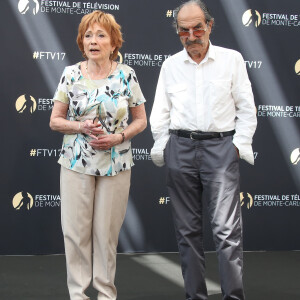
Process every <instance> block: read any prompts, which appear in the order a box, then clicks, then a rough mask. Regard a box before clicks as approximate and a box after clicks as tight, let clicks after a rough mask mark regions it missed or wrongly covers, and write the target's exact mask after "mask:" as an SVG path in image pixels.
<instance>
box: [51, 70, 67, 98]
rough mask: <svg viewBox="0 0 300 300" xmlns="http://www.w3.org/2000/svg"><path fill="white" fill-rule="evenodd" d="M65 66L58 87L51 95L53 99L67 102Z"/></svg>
mask: <svg viewBox="0 0 300 300" xmlns="http://www.w3.org/2000/svg"><path fill="white" fill-rule="evenodd" d="M66 74H67V68H65V69H64V71H63V73H62V75H61V78H60V81H59V84H58V87H57V89H56V91H55V94H54V96H53V101H60V102H63V103H65V104H69V98H68V89H67V75H66Z"/></svg>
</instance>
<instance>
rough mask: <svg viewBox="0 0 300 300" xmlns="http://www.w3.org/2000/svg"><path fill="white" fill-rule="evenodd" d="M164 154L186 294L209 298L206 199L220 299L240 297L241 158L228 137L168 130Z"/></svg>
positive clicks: (241, 297) (197, 297)
mask: <svg viewBox="0 0 300 300" xmlns="http://www.w3.org/2000/svg"><path fill="white" fill-rule="evenodd" d="M164 154H165V161H166V168H167V188H168V192H169V196H170V199H171V205H172V213H173V220H174V225H175V232H176V237H177V242H178V248H179V253H180V257H181V267H182V274H183V278H184V284H185V291H186V299H188V300H196V299H197V300H198V299H201V300H206V299H207V298H208V296H207V288H206V284H205V257H204V249H203V207H202V205H203V204H202V203H203V201H205V202H206V203H207V206H208V213H209V219H210V223H211V227H212V232H213V237H214V242H215V246H216V251H217V255H218V261H219V272H220V278H221V288H222V294H223V300H229V299H238V300H244V299H245V296H244V291H243V282H242V276H243V249H242V220H241V207H240V200H239V199H240V197H239V162H238V160H239V159H238V155H237V152H236V149H235V146H234V144H233V143H232V137H231V136H228V137H223V138H215V139H210V140H191V139H188V138H184V137H178V136H177V135H174V134H171V136H170V139H169V141H168V143H167V146H166V149H165V153H164Z"/></svg>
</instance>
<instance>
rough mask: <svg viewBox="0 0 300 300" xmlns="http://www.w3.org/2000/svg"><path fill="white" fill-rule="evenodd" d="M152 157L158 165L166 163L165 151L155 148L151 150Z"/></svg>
mask: <svg viewBox="0 0 300 300" xmlns="http://www.w3.org/2000/svg"><path fill="white" fill-rule="evenodd" d="M150 155H151V159H152V161H153V163H154V164H155V165H156V166H158V167H162V166H164V165H165V160H164V151H163V150H162V151H155V150H154V151H153V149H152V150H151V153H150Z"/></svg>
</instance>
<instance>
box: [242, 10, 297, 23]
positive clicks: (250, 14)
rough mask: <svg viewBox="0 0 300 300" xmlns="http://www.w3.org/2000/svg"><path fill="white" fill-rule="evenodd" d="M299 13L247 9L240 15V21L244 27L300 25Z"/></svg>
mask: <svg viewBox="0 0 300 300" xmlns="http://www.w3.org/2000/svg"><path fill="white" fill-rule="evenodd" d="M299 19H300V15H299V14H298V13H296V14H287V13H285V12H275V13H272V12H271V13H270V12H263V13H259V12H258V11H257V10H255V9H248V10H247V11H245V12H244V14H243V16H242V22H243V24H244V26H245V27H258V26H260V25H263V26H288V27H291V26H295V27H298V26H300V20H299Z"/></svg>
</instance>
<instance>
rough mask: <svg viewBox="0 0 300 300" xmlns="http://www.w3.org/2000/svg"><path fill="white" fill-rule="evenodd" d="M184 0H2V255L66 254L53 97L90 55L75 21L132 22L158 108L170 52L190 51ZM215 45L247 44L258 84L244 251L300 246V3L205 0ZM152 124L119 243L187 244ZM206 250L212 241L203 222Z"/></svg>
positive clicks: (129, 31)
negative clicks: (99, 17)
mask: <svg viewBox="0 0 300 300" xmlns="http://www.w3.org/2000/svg"><path fill="white" fill-rule="evenodd" d="M179 4H180V1H175V0H165V1H156V0H115V1H110V0H103V1H102V0H101V1H100V0H99V1H92V0H90V1H72V0H69V1H59V0H58V1H51V0H49V1H48V0H6V1H3V2H1V10H0V14H1V18H0V22H1V24H0V25H1V26H0V28H1V29H0V30H1V40H2V43H1V58H0V60H1V70H2V72H1V75H0V76H1V90H0V93H1V103H2V113H1V127H0V130H1V140H2V143H1V148H0V151H1V181H0V187H1V189H0V192H1V202H0V237H1V239H0V254H2V255H3V254H5V255H16V254H20V255H29V254H56V253H64V246H63V238H62V233H61V225H60V205H61V202H60V196H59V172H60V166H59V165H58V164H57V160H58V157H59V154H60V148H61V143H62V137H63V136H62V134H60V133H57V132H52V131H51V130H50V128H49V117H50V114H51V109H52V107H53V100H52V97H53V95H54V92H55V89H56V87H57V84H58V81H59V79H60V76H61V74H62V71H63V69H64V67H65V66H67V65H71V64H74V63H76V62H78V61H81V60H83V58H82V57H81V54H80V52H79V50H78V48H77V44H76V36H77V27H78V24H79V22H80V20H81V18H82V16H83V15H84V14H87V13H90V12H92V11H94V10H97V9H101V10H103V11H105V12H108V13H111V14H113V15H114V16H115V18H116V20H117V22H118V23H120V24H121V25H122V32H123V34H124V40H125V43H124V45H123V47H122V48H121V49H120V53H119V57H118V60H119V61H120V62H123V63H126V64H128V65H129V66H131V67H132V68H134V69H135V71H136V73H137V76H138V79H139V82H140V85H141V88H142V91H143V93H144V95H145V97H146V99H147V103H146V110H147V115H148V117H149V115H150V112H151V108H152V104H153V98H154V94H155V88H156V83H157V79H158V75H159V71H160V67H161V65H162V63H163V61H164V60H165V59H166V58H167V57H169V56H170V55H172V54H174V53H176V52H178V51H180V50H181V49H182V46H181V43H180V41H179V38H178V37H177V35H176V33H175V31H174V29H173V27H172V25H171V24H172V21H173V9H174V8H175V7H177V6H178V5H179ZM207 4H208V6H209V7H210V9H211V13H212V15H213V16H214V17H215V27H214V30H213V32H212V34H211V41H212V43H213V44H215V45H219V46H223V47H227V48H232V49H236V50H238V51H240V52H241V53H242V55H243V57H244V60H245V64H246V67H247V69H248V73H249V77H250V80H251V82H252V85H253V91H254V96H255V102H256V106H257V116H258V128H257V131H256V134H255V136H254V143H253V148H254V151H255V165H254V166H250V165H248V164H247V163H245V162H243V161H241V164H240V169H241V194H240V196H241V197H240V199H241V205H242V210H243V222H244V248H245V250H300V239H299V236H300V226H299V225H300V221H299V220H300V218H299V216H300V184H299V182H300V134H299V133H300V101H299V95H300V39H299V36H300V2H299V1H295V0H286V1H284V2H283V1H280V0H263V1H262V0H247V1H246V0H239V1H235V0H207ZM152 145H153V140H152V136H151V132H150V128H149V126H148V128H147V129H146V130H145V131H144V132H143V133H142V134H141V135H139V136H138V137H136V138H135V139H134V141H133V156H134V162H135V167H134V168H133V174H132V186H131V193H130V199H129V204H128V210H127V215H126V220H125V223H124V226H123V228H122V231H121V235H120V241H119V248H118V251H119V252H165V251H177V246H176V241H175V236H174V230H173V224H172V219H171V213H170V203H171V201H172V199H170V197H169V196H168V194H167V190H166V187H165V169H164V168H157V167H155V166H154V164H153V163H152V161H151V157H150V149H151V147H152ZM205 232H206V237H205V248H206V250H213V249H214V245H213V242H212V238H211V233H210V227H209V223H208V221H207V220H206V222H205Z"/></svg>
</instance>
